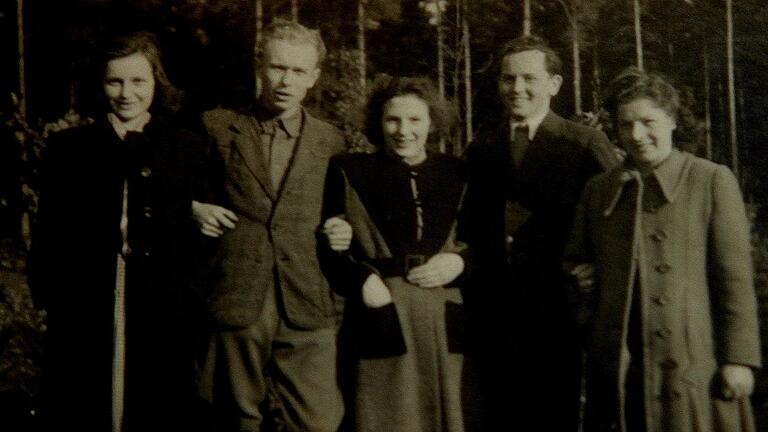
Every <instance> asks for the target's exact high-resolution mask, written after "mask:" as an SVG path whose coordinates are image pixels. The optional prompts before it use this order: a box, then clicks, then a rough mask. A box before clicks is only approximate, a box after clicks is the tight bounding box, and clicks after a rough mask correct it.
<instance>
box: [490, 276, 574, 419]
mask: <svg viewBox="0 0 768 432" xmlns="http://www.w3.org/2000/svg"><path fill="white" fill-rule="evenodd" d="M495 279H496V281H497V282H496V283H495V284H494V285H495V286H494V287H493V292H494V295H488V296H486V298H484V299H481V300H480V304H481V305H484V306H482V311H483V312H482V313H480V314H478V313H477V312H475V315H476V316H477V315H481V317H480V319H479V320H476V322H477V321H479V322H480V326H481V327H480V328H481V329H482V330H481V332H482V336H481V337H480V339H482V342H481V345H482V348H481V353H482V358H483V363H484V366H483V368H482V373H483V375H484V377H483V383H484V384H483V388H484V393H485V395H484V400H486V401H488V405H489V423H490V424H491V425H492V429H490V430H510V429H513V428H514V429H518V428H519V429H520V430H537V431H539V430H540V431H557V432H576V431H577V430H578V428H579V420H580V408H581V401H580V396H581V376H582V347H581V344H580V340H579V334H578V331H577V329H576V325H575V324H574V323H572V322H571V321H570V319H571V318H570V316H571V315H570V313H569V311H568V306H567V301H566V297H565V288H564V287H563V286H562V285H561V282H562V280H561V278H560V273H559V271H553V272H552V271H551V272H547V271H540V269H538V268H534V267H528V268H526V267H517V269H511V270H510V271H509V272H508V273H507V274H505V275H504V276H502V277H497V278H495ZM486 288H487V287H486ZM486 292H488V290H487V289H486ZM511 425H514V426H516V427H512V426H511Z"/></svg>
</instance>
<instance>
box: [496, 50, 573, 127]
mask: <svg viewBox="0 0 768 432" xmlns="http://www.w3.org/2000/svg"><path fill="white" fill-rule="evenodd" d="M562 82H563V78H562V77H561V76H560V75H556V74H555V75H553V74H550V73H549V72H548V71H547V66H546V56H545V54H544V53H543V52H541V51H538V50H530V51H521V52H517V53H512V54H508V55H506V56H505V57H504V59H503V60H502V62H501V75H500V76H499V94H500V95H501V99H502V100H503V101H504V105H505V106H506V107H507V111H508V112H509V115H510V116H511V117H512V118H514V119H515V120H518V121H523V120H528V119H530V118H532V117H536V116H537V115H542V116H543V115H544V113H546V112H547V110H549V101H550V99H552V97H553V96H555V95H556V94H557V92H558V91H560V85H561V84H562Z"/></svg>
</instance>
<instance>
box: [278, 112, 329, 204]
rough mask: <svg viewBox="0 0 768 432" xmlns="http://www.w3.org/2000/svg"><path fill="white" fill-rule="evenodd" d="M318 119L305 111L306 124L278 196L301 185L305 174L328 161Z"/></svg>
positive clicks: (303, 126)
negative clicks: (316, 123) (316, 124)
mask: <svg viewBox="0 0 768 432" xmlns="http://www.w3.org/2000/svg"><path fill="white" fill-rule="evenodd" d="M316 121H317V120H315V119H314V118H312V117H310V115H309V114H308V113H307V112H306V111H304V124H303V125H302V128H301V133H300V134H299V137H298V141H297V142H296V149H295V150H294V155H293V161H292V162H291V165H290V166H289V167H288V171H287V172H286V173H285V180H284V182H283V187H282V188H281V189H280V192H279V194H278V197H279V196H280V195H282V194H283V193H284V192H285V191H290V190H292V189H295V188H297V187H301V179H302V178H303V177H304V175H306V174H307V173H309V172H314V171H315V170H318V169H322V165H323V164H324V163H326V162H327V159H328V156H327V155H326V154H325V152H324V151H323V146H322V144H323V137H322V136H321V135H320V134H318V133H317V131H318V128H317V127H315V122H316Z"/></svg>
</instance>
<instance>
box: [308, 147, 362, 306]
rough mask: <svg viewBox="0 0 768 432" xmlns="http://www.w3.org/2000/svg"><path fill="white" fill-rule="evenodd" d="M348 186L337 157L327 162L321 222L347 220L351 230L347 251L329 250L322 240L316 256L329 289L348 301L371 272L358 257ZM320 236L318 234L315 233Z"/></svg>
mask: <svg viewBox="0 0 768 432" xmlns="http://www.w3.org/2000/svg"><path fill="white" fill-rule="evenodd" d="M349 187H350V186H349V183H348V181H347V179H346V176H345V174H344V170H343V168H342V167H341V163H340V162H339V160H338V157H333V158H331V160H330V163H329V166H328V171H327V174H326V179H325V189H324V192H323V208H322V222H321V223H325V221H326V220H328V219H329V218H331V217H342V218H345V219H346V220H347V222H348V223H350V225H352V229H353V239H352V245H351V246H350V249H349V250H347V251H344V252H337V251H334V250H331V248H330V247H329V245H328V242H327V241H326V239H325V238H321V239H320V241H318V248H319V250H318V257H319V260H320V266H321V268H322V270H323V273H324V274H325V277H326V279H328V282H329V283H330V284H331V288H332V289H333V290H334V291H335V292H337V293H338V294H340V295H342V296H344V297H347V298H350V297H357V296H358V295H359V293H360V292H361V289H362V286H363V283H365V280H366V279H367V278H368V276H370V275H371V274H372V273H374V272H375V269H374V268H373V267H371V266H369V265H367V264H365V261H364V260H363V259H361V258H360V255H361V253H360V251H359V249H360V240H361V239H360V238H359V236H360V235H362V234H363V232H361V230H359V229H358V230H356V229H355V225H358V223H357V222H358V221H357V219H360V217H361V215H359V214H356V213H357V212H356V209H355V208H354V206H352V207H353V208H350V206H349V203H348V195H349V192H350V191H349V190H348V188H349ZM318 235H320V236H323V234H322V233H320V234H318Z"/></svg>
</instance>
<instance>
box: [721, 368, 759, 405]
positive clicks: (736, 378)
mask: <svg viewBox="0 0 768 432" xmlns="http://www.w3.org/2000/svg"><path fill="white" fill-rule="evenodd" d="M720 383H721V385H722V393H723V394H722V396H723V399H725V400H734V399H741V398H743V397H747V396H749V395H751V394H752V391H753V390H754V389H755V376H754V374H753V373H752V369H750V368H749V367H748V366H743V365H737V364H726V365H723V366H721V367H720Z"/></svg>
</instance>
